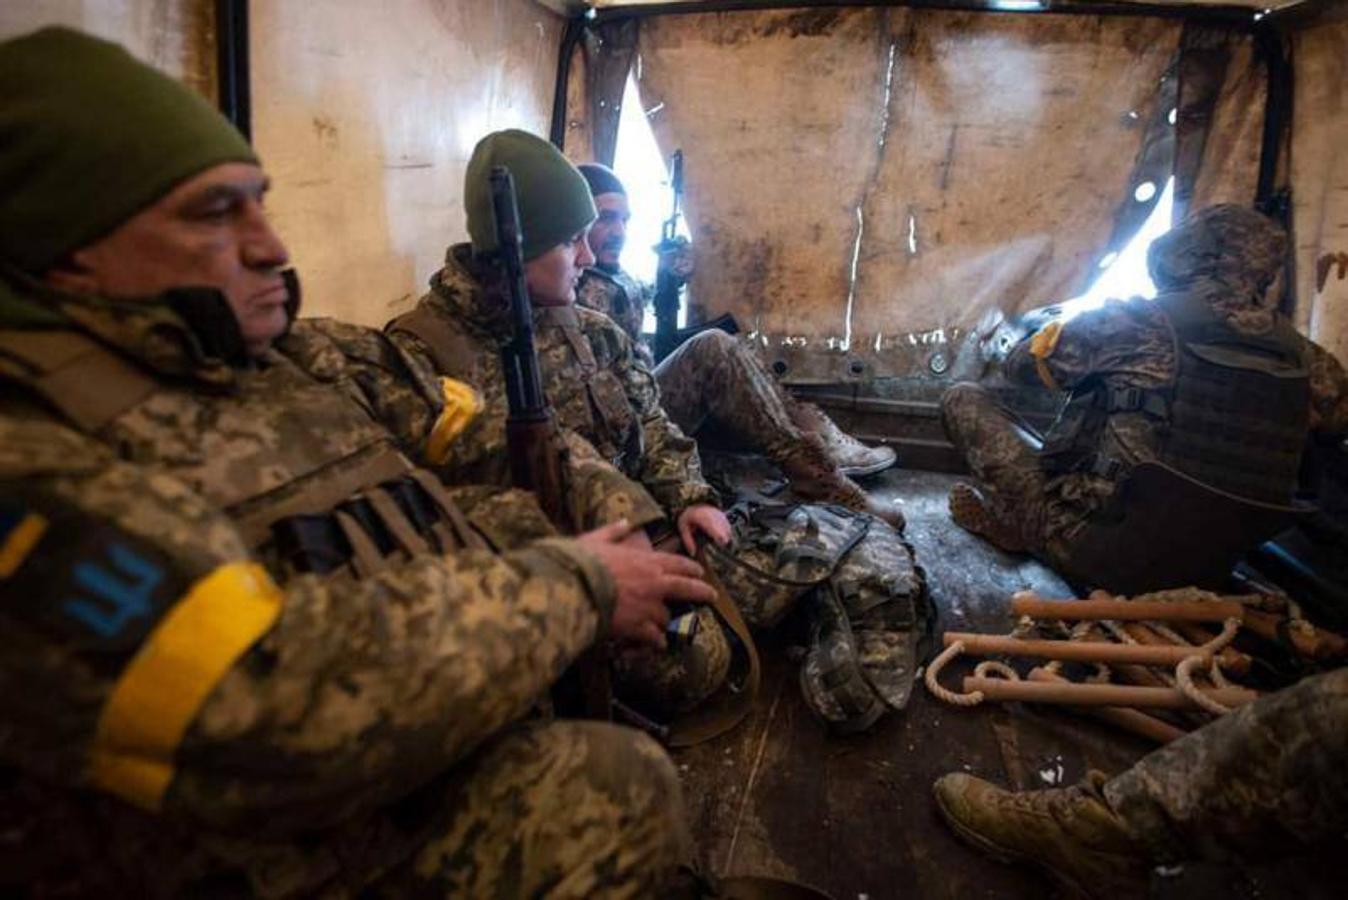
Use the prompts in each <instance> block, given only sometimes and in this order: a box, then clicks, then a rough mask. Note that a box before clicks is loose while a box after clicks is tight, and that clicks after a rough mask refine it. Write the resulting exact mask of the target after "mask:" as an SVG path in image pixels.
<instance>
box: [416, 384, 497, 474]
mask: <svg viewBox="0 0 1348 900" xmlns="http://www.w3.org/2000/svg"><path fill="white" fill-rule="evenodd" d="M440 390H441V391H442V392H443V393H444V396H445V407H444V409H443V410H441V412H440V417H439V418H438V419H436V420H435V425H434V426H433V427H432V428H431V436H430V438H429V439H427V441H426V458H427V459H428V460H430V462H431V463H433V464H435V465H439V464H441V463H443V462H444V461H445V460H446V459H447V458H448V457H449V447H450V445H451V444H453V443H454V440H455V438H457V437H458V436H459V435H461V434H463V430H464V429H465V428H467V427H468V423H469V422H472V421H473V420H474V419H476V418H477V416H478V413H480V412H482V408H483V404H482V395H481V394H479V393H478V392H477V391H476V390H475V389H474V388H473V386H472V385H470V384H466V383H465V382H462V381H456V380H454V379H453V378H441V379H440Z"/></svg>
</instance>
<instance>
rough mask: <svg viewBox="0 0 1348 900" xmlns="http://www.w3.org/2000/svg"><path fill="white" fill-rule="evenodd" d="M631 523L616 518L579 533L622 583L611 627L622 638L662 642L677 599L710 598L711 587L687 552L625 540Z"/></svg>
mask: <svg viewBox="0 0 1348 900" xmlns="http://www.w3.org/2000/svg"><path fill="white" fill-rule="evenodd" d="M631 530H632V529H631V526H630V525H628V524H627V522H615V523H614V524H612V525H605V526H604V527H603V528H596V529H595V530H594V531H590V532H587V533H585V534H583V535H581V536H580V538H579V540H580V543H581V544H582V545H583V546H584V547H585V549H586V550H588V551H589V552H590V553H592V554H593V555H594V556H595V557H596V558H597V559H598V560H599V562H600V563H601V564H603V566H604V568H606V569H608V572H609V575H610V576H611V577H612V578H613V583H614V585H615V586H616V587H617V593H618V599H617V602H616V603H614V606H613V622H612V624H611V625H610V629H609V630H610V632H611V634H612V635H613V637H614V638H615V639H617V640H619V641H630V642H635V643H644V644H651V645H653V646H656V647H663V646H664V644H665V626H666V625H667V624H669V610H668V609H667V608H666V606H665V604H667V603H671V602H674V601H677V600H684V601H688V602H692V603H709V602H711V601H712V600H713V599H714V598H715V591H714V590H713V589H712V586H711V585H709V584H707V582H705V581H703V580H702V567H701V566H700V565H698V564H697V563H696V562H695V561H693V560H691V559H688V558H687V557H685V556H677V555H675V554H673V553H661V552H660V551H658V550H648V549H645V548H642V547H640V546H632V545H630V544H628V543H625V539H626V538H627V536H628V534H629V533H630V532H631Z"/></svg>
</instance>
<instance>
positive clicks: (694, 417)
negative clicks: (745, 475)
mask: <svg viewBox="0 0 1348 900" xmlns="http://www.w3.org/2000/svg"><path fill="white" fill-rule="evenodd" d="M655 378H656V381H657V382H658V383H659V385H660V405H661V406H663V407H664V409H665V412H666V413H667V414H668V415H669V417H670V418H671V419H673V420H674V423H675V424H676V425H678V426H679V428H681V429H682V430H683V432H684V433H685V434H690V435H696V434H697V431H698V429H700V428H702V427H703V425H705V424H707V423H708V422H709V421H710V422H714V423H715V424H716V425H718V426H719V427H722V428H725V429H728V430H729V431H731V432H733V434H734V436H735V437H736V438H737V439H738V440H740V441H742V442H744V443H745V444H747V445H748V446H750V447H752V448H754V449H755V450H758V451H759V452H761V453H763V454H764V455H766V456H767V457H769V458H770V459H773V460H779V459H781V458H782V457H783V456H784V455H787V454H789V453H790V451H791V450H792V449H794V448H796V447H797V446H799V444H800V442H801V429H800V427H799V426H798V425H797V424H796V423H795V421H794V420H793V418H792V409H793V407H794V404H795V401H794V400H793V399H792V398H791V397H789V396H788V395H787V393H786V392H785V391H784V390H782V387H781V385H779V384H778V383H777V379H775V378H773V377H772V375H771V374H770V373H769V372H768V370H767V369H766V368H764V366H763V364H762V362H760V361H759V359H758V357H757V356H756V355H755V354H754V352H753V351H752V350H751V349H749V348H748V347H747V346H745V345H744V344H743V343H741V342H740V341H739V340H737V339H736V338H735V337H733V336H732V335H729V334H726V333H725V332H724V331H721V330H719V329H711V330H708V331H703V332H700V333H698V334H695V335H693V336H692V337H691V338H689V339H688V340H687V341H684V343H682V344H681V345H679V348H678V349H677V350H675V351H674V352H673V353H671V354H669V356H667V357H665V359H663V360H662V361H661V362H660V365H658V366H656V367H655Z"/></svg>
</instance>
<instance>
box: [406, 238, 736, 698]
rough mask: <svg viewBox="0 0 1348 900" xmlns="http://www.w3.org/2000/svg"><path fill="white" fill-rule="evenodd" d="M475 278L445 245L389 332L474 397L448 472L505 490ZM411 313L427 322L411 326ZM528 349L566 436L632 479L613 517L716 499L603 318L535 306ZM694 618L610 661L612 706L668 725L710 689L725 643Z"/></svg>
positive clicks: (485, 307)
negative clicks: (662, 648) (682, 631)
mask: <svg viewBox="0 0 1348 900" xmlns="http://www.w3.org/2000/svg"><path fill="white" fill-rule="evenodd" d="M485 279H486V273H483V272H481V271H480V270H479V269H478V268H477V267H476V264H475V262H474V260H473V257H472V252H471V249H470V248H469V246H468V245H466V244H461V245H456V246H454V247H451V248H449V252H448V253H447V255H446V265H445V267H444V268H443V269H441V270H440V272H438V273H437V274H436V275H435V276H434V277H433V278H432V280H431V290H430V292H429V293H427V294H426V295H425V297H423V298H422V300H421V302H420V303H419V304H418V307H417V309H416V310H414V311H413V312H412V313H410V314H409V315H408V317H404V318H400V319H396V320H394V322H392V323H390V334H391V337H392V339H393V340H394V341H395V342H396V343H397V344H398V345H399V346H401V347H402V348H404V350H405V351H406V352H407V353H408V354H409V355H410V356H413V357H415V358H418V359H421V360H424V361H425V363H426V365H428V366H431V367H433V368H435V369H436V370H437V371H438V372H439V374H441V375H446V376H449V377H451V378H455V379H459V380H462V381H466V382H468V383H470V384H472V385H474V386H475V387H477V388H478V390H479V391H480V392H481V393H482V396H483V398H484V409H483V410H482V412H481V413H480V414H479V415H478V416H477V418H476V419H475V420H474V422H473V423H472V424H471V425H470V426H469V427H468V429H467V430H466V431H465V432H464V433H463V434H462V435H461V436H460V437H459V439H458V440H457V441H456V442H455V443H454V445H453V447H452V448H451V458H450V460H449V463H448V465H449V466H450V467H451V468H452V469H453V470H454V471H455V472H456V473H465V472H471V473H472V474H473V476H474V477H475V478H483V477H486V478H490V479H495V480H497V481H498V483H502V484H505V483H508V466H507V461H508V456H507V452H506V428H505V422H506V417H507V415H508V414H509V406H508V404H507V401H506V396H505V377H504V375H503V374H502V372H501V356H500V350H501V346H502V344H503V343H504V342H505V340H507V339H508V335H509V330H508V322H507V321H506V319H505V313H506V312H507V310H506V307H505V305H504V303H503V302H498V301H497V300H496V298H494V297H493V296H492V295H491V294H490V293H489V292H488V291H487V290H485V289H484V288H483V287H482V285H483V283H484V281H485ZM420 317H432V322H431V323H429V324H428V323H425V322H424V321H423V322H420V323H418V322H416V318H420ZM428 340H433V341H435V343H437V344H439V345H440V346H439V347H432V346H431V344H430V343H429V342H428ZM534 346H535V349H536V351H537V354H538V361H539V370H540V371H539V374H540V378H541V380H542V382H543V392H544V394H545V396H546V397H547V398H548V402H549V403H550V404H551V406H552V409H553V412H554V414H555V416H556V419H557V423H558V425H559V426H560V427H561V428H562V429H563V433H564V434H568V435H569V437H568V440H571V441H575V440H576V439H577V436H578V437H579V439H581V441H582V443H585V444H588V445H590V446H592V447H593V448H594V449H595V451H597V452H598V454H599V455H600V456H601V457H602V459H603V460H604V461H606V462H609V463H611V464H612V465H613V466H614V467H616V468H617V469H618V470H619V471H620V472H622V473H624V474H625V475H627V476H628V477H629V478H631V479H632V481H633V482H636V483H635V484H630V485H629V486H628V487H626V488H622V489H620V490H619V491H617V492H615V494H614V495H613V496H612V497H610V498H608V500H607V507H608V508H609V509H611V510H612V511H613V512H612V515H613V518H615V519H616V518H618V517H619V514H621V517H625V518H627V519H628V520H629V521H630V522H632V523H633V524H634V525H639V526H646V525H653V524H655V523H657V522H660V521H662V520H663V519H664V518H665V516H666V515H668V517H669V518H670V519H671V520H673V519H677V518H678V516H679V515H680V514H681V513H682V512H683V511H684V510H685V509H687V508H688V507H690V506H693V505H695V504H700V503H715V502H716V499H717V498H716V492H715V491H714V490H713V489H712V488H711V486H710V485H708V484H707V483H706V481H704V480H703V478H702V471H701V465H700V463H699V461H698V456H697V447H696V445H695V444H694V443H693V441H692V440H690V439H689V438H687V437H685V436H684V435H683V433H682V432H680V431H679V429H678V427H677V426H676V425H674V424H672V423H671V422H670V421H669V419H668V418H667V417H666V416H665V414H664V412H663V411H662V410H661V408H660V396H659V390H658V389H657V388H656V385H655V379H654V377H653V376H652V375H651V373H650V370H649V369H648V368H647V367H646V366H645V365H644V364H642V363H641V362H640V361H638V360H637V359H636V357H635V356H634V354H633V351H632V342H631V341H630V340H628V338H627V336H626V335H625V334H624V333H623V332H622V330H621V329H620V328H618V327H617V326H616V325H615V324H614V323H613V321H612V320H610V319H609V318H608V317H606V316H603V315H600V314H598V313H595V312H592V311H590V310H586V309H576V308H574V307H556V308H549V309H537V310H535V311H534ZM643 487H644V490H642V488H643ZM596 505H598V504H596ZM693 614H694V615H696V616H697V618H698V620H699V626H698V628H697V632H696V636H695V638H694V640H693V642H692V643H691V644H689V645H688V646H685V647H676V648H671V649H670V651H668V652H664V653H652V652H649V651H647V652H644V653H640V654H630V655H622V656H620V657H619V658H618V661H617V665H616V667H615V688H616V690H617V692H618V694H619V695H620V696H621V697H622V698H623V699H625V700H627V701H628V702H630V703H633V704H634V705H638V706H641V707H642V708H643V710H645V711H647V712H649V713H650V714H652V715H655V716H656V717H658V718H668V717H672V716H673V715H676V714H679V713H682V712H686V711H688V710H689V709H690V708H691V707H693V706H695V705H696V704H697V703H699V702H700V701H702V700H704V699H706V698H707V697H709V696H711V695H712V694H713V693H715V692H716V691H717V690H718V689H719V688H720V686H721V685H722V684H723V683H724V681H725V678H726V674H727V671H728V668H729V656H730V646H729V643H728V642H727V639H726V637H725V634H724V632H723V631H722V629H721V628H720V627H716V617H715V616H714V614H713V613H712V612H711V611H710V610H708V609H699V610H697V611H696V612H695V613H693ZM652 700H655V702H651V701H652Z"/></svg>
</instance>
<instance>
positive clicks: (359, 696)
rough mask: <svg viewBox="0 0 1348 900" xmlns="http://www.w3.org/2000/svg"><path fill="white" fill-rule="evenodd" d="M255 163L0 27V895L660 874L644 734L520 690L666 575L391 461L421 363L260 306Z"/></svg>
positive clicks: (187, 110) (617, 630)
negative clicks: (556, 716)
mask: <svg viewBox="0 0 1348 900" xmlns="http://www.w3.org/2000/svg"><path fill="white" fill-rule="evenodd" d="M148 136H153V137H152V138H151V137H148ZM265 189H266V179H265V176H264V175H263V173H262V170H261V169H260V167H259V165H258V163H257V161H256V158H255V157H254V155H253V152H252V150H251V148H249V146H248V145H247V143H246V142H245V141H244V140H243V139H242V138H241V137H240V136H239V135H238V133H237V132H236V131H234V130H233V129H232V128H231V127H230V126H229V125H228V123H226V122H225V121H224V120H223V119H222V118H221V117H220V116H219V114H218V113H216V112H215V111H214V110H212V109H211V108H210V107H209V106H208V105H207V104H206V103H205V102H204V101H202V100H201V99H200V98H199V97H197V96H195V95H194V94H193V93H192V92H191V91H189V90H188V89H186V88H185V87H183V86H181V85H178V84H177V83H176V82H173V81H172V80H170V79H168V78H166V77H165V76H163V75H161V74H159V73H157V72H155V71H154V70H153V69H151V68H149V67H148V66H145V65H142V64H140V63H138V62H135V61H134V60H132V59H131V57H130V56H129V55H127V54H126V53H125V52H124V51H123V50H121V48H119V47H116V46H115V45H111V44H107V43H104V42H102V41H98V40H95V39H92V38H89V37H86V36H84V35H80V34H78V33H76V32H71V31H68V30H64V29H48V30H44V31H41V32H37V33H35V34H32V35H29V36H26V37H23V38H19V39H15V40H12V41H8V42H5V43H4V44H0V192H3V193H4V195H5V197H6V202H5V204H4V206H3V208H2V209H0V383H3V392H2V393H0V596H3V599H4V603H3V607H2V608H3V624H4V627H3V630H2V631H0V634H3V637H2V638H0V640H2V641H3V643H4V647H3V650H2V651H0V688H2V689H3V690H2V691H0V696H2V697H3V698H4V699H3V700H0V707H2V708H3V716H4V728H3V730H2V731H3V734H2V736H0V767H3V769H4V778H3V779H2V780H0V783H3V785H4V787H3V789H0V793H3V794H4V800H3V802H2V803H0V831H3V833H4V835H5V840H4V842H3V848H2V849H0V854H2V856H0V883H3V887H4V892H5V893H6V894H9V893H13V892H15V891H22V892H24V893H26V894H30V895H35V896H53V895H61V896H67V895H80V896H85V895H87V896H95V895H97V896H147V897H160V896H162V897H178V896H259V897H292V896H332V897H349V896H354V895H357V894H361V895H369V896H383V895H402V896H406V895H410V894H417V895H423V894H428V893H429V894H434V895H442V896H446V895H452V896H482V895H485V894H488V893H490V894H493V895H497V896H500V895H502V894H503V893H505V894H510V895H518V896H535V895H540V894H543V893H549V894H552V895H555V896H568V897H582V896H614V897H645V896H659V895H660V894H661V893H662V891H664V890H665V886H666V882H667V880H668V879H669V878H670V876H671V875H672V873H673V870H674V869H675V866H676V865H677V864H678V863H679V862H680V861H681V860H682V859H684V858H685V854H686V852H687V847H686V836H685V835H684V830H683V825H682V823H681V816H682V810H681V805H682V804H681V802H680V799H679V794H678V786H677V782H676V780H675V777H674V773H673V771H672V767H671V766H670V764H669V762H668V759H667V758H666V757H665V756H664V755H663V753H662V752H661V751H660V750H659V749H658V748H657V747H656V746H655V745H654V744H653V743H652V742H651V741H650V740H648V739H646V738H645V737H644V736H642V735H640V734H638V733H636V732H632V731H629V730H626V729H620V728H616V727H613V726H610V725H606V724H598V723H549V722H546V721H543V720H539V719H532V718H530V711H531V710H532V709H535V708H536V707H537V704H538V703H539V701H540V699H541V698H543V697H544V696H545V695H546V693H547V691H548V689H549V686H550V685H551V683H552V681H553V680H554V679H555V678H556V677H557V676H558V674H559V673H560V672H561V671H562V670H563V669H564V668H565V667H566V666H567V665H569V664H570V663H571V662H572V661H573V660H574V659H575V658H576V657H577V655H578V654H580V653H581V651H582V650H584V649H585V648H586V647H587V646H588V645H590V644H591V643H592V642H594V641H595V640H596V639H597V638H604V637H605V636H606V635H607V636H611V637H613V638H625V639H630V640H647V641H658V640H660V639H661V636H662V634H663V626H664V623H665V621H666V619H667V613H666V611H665V600H666V599H668V598H672V597H680V598H683V599H693V600H696V599H702V598H705V596H706V594H707V591H706V588H705V586H704V585H703V584H702V582H700V581H699V580H697V579H696V577H694V576H696V575H697V574H698V573H699V569H698V567H697V566H696V565H695V564H694V563H691V562H690V561H688V560H685V559H682V558H679V557H675V556H672V555H669V554H656V553H653V552H650V551H644V550H640V549H635V548H632V547H628V546H625V545H622V544H620V543H618V540H619V538H620V529H619V528H614V529H611V530H609V531H607V532H602V533H597V534H591V535H588V536H586V537H584V538H583V539H581V540H579V541H571V540H561V539H558V538H555V537H550V535H551V530H550V528H549V526H548V525H547V523H546V521H545V520H543V518H542V514H541V512H539V511H538V509H537V507H536V505H535V504H534V503H533V501H532V498H530V497H529V496H527V495H524V494H520V493H517V492H508V491H504V492H503V491H501V490H499V489H494V488H491V489H468V490H465V491H451V490H446V488H445V487H444V486H442V484H441V482H440V481H439V480H438V479H437V478H436V477H435V476H434V475H433V474H432V473H431V471H429V470H427V469H425V468H419V467H417V466H416V465H414V464H413V463H412V462H411V461H410V460H409V456H410V457H415V458H419V459H421V460H423V461H425V462H427V463H431V464H434V463H435V462H436V461H437V460H438V459H439V458H440V457H441V456H442V455H443V447H442V446H441V445H443V444H444V443H445V442H446V440H448V439H449V438H452V437H453V432H454V430H456V429H457V428H458V427H459V425H458V423H456V421H455V420H454V419H453V418H452V417H447V416H446V415H445V410H444V408H443V403H442V393H441V392H442V389H443V388H444V386H443V385H441V384H437V382H436V381H435V379H434V378H433V377H432V376H430V374H429V373H427V372H424V371H422V370H420V369H418V367H417V364H416V361H415V360H414V359H412V358H410V357H408V356H406V355H405V354H403V353H401V352H400V351H399V350H398V349H397V348H396V347H395V346H394V345H393V344H391V343H390V342H389V341H388V340H387V339H386V338H384V337H383V336H382V335H381V334H380V333H377V332H371V331H369V330H368V329H361V328H356V327H354V326H344V325H341V324H339V323H333V322H314V323H304V322H299V323H292V318H293V314H294V309H295V305H296V302H297V296H298V295H297V293H296V291H295V284H294V282H293V280H287V278H286V277H285V276H284V274H283V273H282V269H283V268H284V266H285V264H286V261H287V260H286V251H285V248H284V246H283V245H282V244H281V242H280V241H279V239H278V238H277V237H276V235H275V234H274V233H273V232H272V231H271V228H270V226H269V225H268V224H267V221H266V217H265V215H264V213H263V211H262V208H261V202H260V201H261V197H262V194H263V193H264V191H265ZM292 324H293V327H292ZM287 332H288V333H287ZM455 494H457V495H458V497H459V499H460V500H462V501H463V503H459V502H456V500H455V496H454V495H455ZM530 537H534V538H540V540H536V541H534V542H532V543H529V544H528V545H527V546H524V547H522V548H521V549H517V550H514V551H512V552H509V553H506V554H504V555H498V554H497V553H495V552H493V546H495V547H503V546H514V545H517V544H519V543H520V542H522V541H524V540H526V539H527V538H530Z"/></svg>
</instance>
